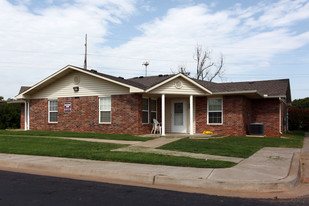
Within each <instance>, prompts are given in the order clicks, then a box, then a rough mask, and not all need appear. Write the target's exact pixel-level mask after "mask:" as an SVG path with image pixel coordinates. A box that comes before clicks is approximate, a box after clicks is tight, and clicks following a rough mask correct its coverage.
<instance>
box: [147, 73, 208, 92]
mask: <svg viewBox="0 0 309 206" xmlns="http://www.w3.org/2000/svg"><path fill="white" fill-rule="evenodd" d="M178 77H182V78H184V79H186V80H187V81H189V82H190V83H192V84H194V85H195V86H197V87H198V88H200V89H202V90H203V91H205V92H207V93H209V94H212V92H211V91H209V90H208V89H206V88H205V87H203V86H201V85H200V84H198V83H196V82H195V81H193V80H192V79H190V78H188V77H187V76H185V75H183V74H181V73H179V74H177V75H175V76H173V77H171V78H169V79H166V80H165V81H163V82H161V83H159V84H156V85H155V86H153V87H151V88H149V89H147V90H146V91H145V92H146V93H148V92H150V91H151V90H154V89H156V88H158V87H160V86H162V85H164V84H166V83H168V82H170V81H172V80H174V79H176V78H178Z"/></svg>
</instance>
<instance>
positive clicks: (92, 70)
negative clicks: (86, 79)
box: [90, 69, 98, 73]
mask: <svg viewBox="0 0 309 206" xmlns="http://www.w3.org/2000/svg"><path fill="white" fill-rule="evenodd" d="M90 71H91V72H94V73H97V72H98V71H97V70H94V69H91V70H90Z"/></svg>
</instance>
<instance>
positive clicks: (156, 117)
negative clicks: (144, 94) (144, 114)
mask: <svg viewBox="0 0 309 206" xmlns="http://www.w3.org/2000/svg"><path fill="white" fill-rule="evenodd" d="M150 101H155V102H156V111H152V108H151V107H152V104H151V107H150V118H151V117H152V115H151V114H152V113H156V116H155V119H156V120H158V101H157V99H150ZM150 122H152V119H151V120H150Z"/></svg>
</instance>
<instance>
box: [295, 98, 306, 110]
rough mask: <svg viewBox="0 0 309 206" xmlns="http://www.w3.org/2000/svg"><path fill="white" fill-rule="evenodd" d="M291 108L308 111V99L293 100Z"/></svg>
mask: <svg viewBox="0 0 309 206" xmlns="http://www.w3.org/2000/svg"><path fill="white" fill-rule="evenodd" d="M292 107H298V108H303V109H309V97H306V98H304V99H294V100H293V101H292Z"/></svg>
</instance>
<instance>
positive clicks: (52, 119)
mask: <svg viewBox="0 0 309 206" xmlns="http://www.w3.org/2000/svg"><path fill="white" fill-rule="evenodd" d="M48 122H49V123H57V122H58V101H57V100H50V101H48Z"/></svg>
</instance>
